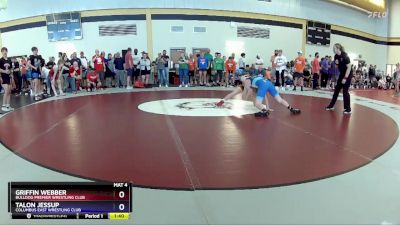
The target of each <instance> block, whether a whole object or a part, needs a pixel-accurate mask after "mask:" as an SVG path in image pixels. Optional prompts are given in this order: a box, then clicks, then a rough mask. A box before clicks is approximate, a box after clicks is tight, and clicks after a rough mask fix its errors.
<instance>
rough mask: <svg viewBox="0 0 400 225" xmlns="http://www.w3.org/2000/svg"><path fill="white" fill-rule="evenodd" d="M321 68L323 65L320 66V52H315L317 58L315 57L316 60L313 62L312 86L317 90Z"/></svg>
mask: <svg viewBox="0 0 400 225" xmlns="http://www.w3.org/2000/svg"><path fill="white" fill-rule="evenodd" d="M320 70H321V67H320V64H319V53H318V52H316V53H315V58H314V60H313V62H312V74H313V77H312V80H313V85H312V88H313V90H316V89H317V88H318V81H319V74H320Z"/></svg>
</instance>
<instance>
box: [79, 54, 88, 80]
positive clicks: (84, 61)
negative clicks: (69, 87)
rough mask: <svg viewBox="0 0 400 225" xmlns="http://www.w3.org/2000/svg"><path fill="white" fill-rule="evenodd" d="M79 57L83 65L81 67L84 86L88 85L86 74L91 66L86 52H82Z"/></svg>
mask: <svg viewBox="0 0 400 225" xmlns="http://www.w3.org/2000/svg"><path fill="white" fill-rule="evenodd" d="M79 59H80V60H81V66H82V67H81V68H82V71H81V74H82V85H81V86H82V87H86V86H87V85H86V74H87V71H88V68H89V62H88V60H87V58H86V56H85V53H84V52H80V56H79Z"/></svg>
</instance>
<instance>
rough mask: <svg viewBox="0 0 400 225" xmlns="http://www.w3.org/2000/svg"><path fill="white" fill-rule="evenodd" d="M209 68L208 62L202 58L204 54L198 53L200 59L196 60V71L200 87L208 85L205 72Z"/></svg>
mask: <svg viewBox="0 0 400 225" xmlns="http://www.w3.org/2000/svg"><path fill="white" fill-rule="evenodd" d="M209 67H210V62H209V61H208V59H207V58H205V57H204V53H203V52H201V53H200V57H198V58H197V70H198V71H199V74H200V86H204V85H207V84H208V80H207V70H208V68H209Z"/></svg>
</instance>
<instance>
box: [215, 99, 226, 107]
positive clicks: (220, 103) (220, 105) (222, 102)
mask: <svg viewBox="0 0 400 225" xmlns="http://www.w3.org/2000/svg"><path fill="white" fill-rule="evenodd" d="M224 103H225V102H224V100H221V101H219V102H217V103H215V105H216V106H217V107H222V106H223V105H224Z"/></svg>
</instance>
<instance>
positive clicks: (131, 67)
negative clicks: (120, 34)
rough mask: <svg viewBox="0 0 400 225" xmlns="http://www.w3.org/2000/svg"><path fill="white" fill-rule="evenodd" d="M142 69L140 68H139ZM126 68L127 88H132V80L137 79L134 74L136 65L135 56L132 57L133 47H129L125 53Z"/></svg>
mask: <svg viewBox="0 0 400 225" xmlns="http://www.w3.org/2000/svg"><path fill="white" fill-rule="evenodd" d="M138 69H140V68H138ZM125 70H126V74H127V78H126V89H128V90H129V89H132V88H133V87H132V82H134V81H135V79H136V78H135V77H134V74H133V70H134V65H133V57H132V49H131V48H128V50H127V52H126V54H125Z"/></svg>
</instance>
